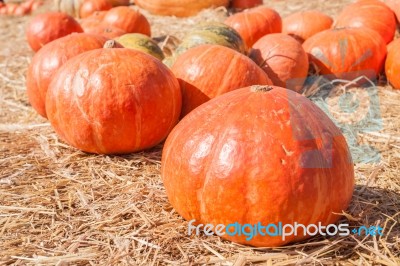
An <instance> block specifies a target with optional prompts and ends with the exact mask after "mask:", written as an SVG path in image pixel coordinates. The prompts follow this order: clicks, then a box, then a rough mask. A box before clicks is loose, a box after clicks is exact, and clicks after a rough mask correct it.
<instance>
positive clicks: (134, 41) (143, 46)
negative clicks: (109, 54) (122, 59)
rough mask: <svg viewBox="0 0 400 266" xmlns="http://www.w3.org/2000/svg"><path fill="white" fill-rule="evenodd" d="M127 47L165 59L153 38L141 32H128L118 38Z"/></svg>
mask: <svg viewBox="0 0 400 266" xmlns="http://www.w3.org/2000/svg"><path fill="white" fill-rule="evenodd" d="M116 41H117V42H118V43H120V44H121V45H122V46H124V47H125V48H129V49H134V50H138V51H141V52H144V53H146V54H149V55H152V56H154V57H155V58H158V59H159V60H163V59H164V53H163V51H162V50H161V48H160V47H159V46H158V45H157V43H156V42H155V41H153V39H151V38H150V37H149V36H147V35H144V34H140V33H128V34H125V35H122V36H120V37H119V38H117V39H116Z"/></svg>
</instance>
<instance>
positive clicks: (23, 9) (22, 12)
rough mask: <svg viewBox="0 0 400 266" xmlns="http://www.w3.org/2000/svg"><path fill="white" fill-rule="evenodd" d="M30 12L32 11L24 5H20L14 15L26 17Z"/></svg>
mask: <svg viewBox="0 0 400 266" xmlns="http://www.w3.org/2000/svg"><path fill="white" fill-rule="evenodd" d="M29 12H30V9H29V8H28V7H26V6H23V5H21V4H20V5H18V6H17V8H16V9H15V10H14V13H13V15H15V16H24V15H26V14H28V13H29Z"/></svg>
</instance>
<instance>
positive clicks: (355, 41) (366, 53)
mask: <svg viewBox="0 0 400 266" xmlns="http://www.w3.org/2000/svg"><path fill="white" fill-rule="evenodd" d="M303 48H304V50H305V51H306V52H307V53H308V54H309V55H310V61H311V62H313V63H314V64H315V65H316V66H317V68H318V69H319V70H320V73H321V74H323V75H327V74H333V77H336V78H344V79H350V80H353V79H355V78H357V77H360V76H363V75H366V76H367V77H369V78H375V77H376V75H378V74H379V73H380V72H381V71H382V67H383V64H384V60H385V56H386V44H385V41H384V40H383V39H382V37H381V36H380V35H379V34H378V33H376V32H375V31H373V30H370V29H367V28H348V29H333V30H326V31H323V32H320V33H317V34H316V35H314V36H312V37H311V38H309V39H308V40H307V41H305V42H304V44H303ZM368 70H373V72H375V73H374V74H372V73H367V72H366V71H368Z"/></svg>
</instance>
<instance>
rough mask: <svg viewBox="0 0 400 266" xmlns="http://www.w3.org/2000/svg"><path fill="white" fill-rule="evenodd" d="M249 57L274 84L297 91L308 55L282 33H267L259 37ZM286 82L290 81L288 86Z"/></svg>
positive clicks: (302, 81) (305, 74) (305, 67)
mask: <svg viewBox="0 0 400 266" xmlns="http://www.w3.org/2000/svg"><path fill="white" fill-rule="evenodd" d="M250 58H251V59H253V61H254V62H256V63H257V65H259V66H260V67H261V68H262V69H263V70H264V71H265V73H267V74H268V77H269V78H270V79H271V81H272V83H273V84H274V85H276V86H280V87H284V88H288V89H292V90H295V91H297V92H299V91H300V90H301V89H302V86H303V83H304V81H305V79H306V77H307V74H308V56H307V53H306V52H305V51H304V49H303V47H302V46H301V44H300V43H299V42H298V41H296V40H295V39H294V38H292V37H290V36H288V35H286V34H283V33H274V34H268V35H266V36H264V37H262V38H261V39H259V40H258V41H257V42H256V43H255V44H254V45H253V49H252V51H251V53H250ZM287 82H289V83H291V85H290V88H289V87H288V86H287Z"/></svg>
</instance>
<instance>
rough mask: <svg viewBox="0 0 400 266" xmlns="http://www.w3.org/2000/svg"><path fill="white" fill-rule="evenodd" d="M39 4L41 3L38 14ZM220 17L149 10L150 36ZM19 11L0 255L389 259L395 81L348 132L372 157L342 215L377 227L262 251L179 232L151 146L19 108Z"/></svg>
mask: <svg viewBox="0 0 400 266" xmlns="http://www.w3.org/2000/svg"><path fill="white" fill-rule="evenodd" d="M347 2H349V1H347V0H346V1H293V0H291V1H268V4H269V5H270V6H272V7H274V8H276V9H277V10H279V12H281V14H282V15H286V14H288V13H291V12H294V11H296V10H300V9H310V8H317V9H320V10H322V11H325V12H327V13H329V14H331V15H335V14H337V12H338V10H339V9H340V8H341V6H343V5H344V4H345V3H347ZM46 9H51V6H50V5H46V6H44V7H43V8H42V9H41V10H39V12H41V11H43V10H46ZM225 16H226V14H225V11H224V10H218V11H205V12H203V13H201V14H199V15H198V16H196V17H193V18H188V19H175V18H160V17H155V16H149V17H150V19H151V23H152V26H153V29H154V36H162V35H167V34H172V35H175V36H177V37H181V36H182V34H183V33H184V31H185V30H187V29H189V28H190V27H191V26H192V25H194V24H196V23H198V22H199V21H201V20H222V19H223V18H224V17H225ZM29 19H30V17H24V18H5V17H1V18H0V43H1V46H0V265H205V264H212V265H214V264H215V265H235V266H239V265H255V264H257V265H295V264H297V265H393V266H394V265H400V259H399V255H400V225H399V217H400V181H399V172H400V171H399V170H400V133H399V132H400V131H399V130H400V106H399V103H400V93H399V92H398V91H394V90H392V89H391V88H390V87H379V99H380V108H381V115H382V121H383V128H382V129H381V130H380V131H375V132H370V133H368V132H364V133H361V134H359V135H358V136H357V139H358V140H359V141H360V142H362V143H364V144H368V145H371V146H373V147H375V148H376V149H379V150H380V152H381V155H382V159H381V161H380V162H378V163H369V164H357V165H356V178H357V186H356V190H355V194H354V198H353V201H352V204H351V206H350V208H349V210H348V212H347V213H346V215H345V217H346V218H344V219H343V221H346V222H348V223H350V224H351V225H352V226H360V225H368V226H369V225H380V226H382V227H384V235H383V236H376V237H354V236H348V237H332V238H328V239H325V238H322V237H315V238H312V239H310V240H308V241H306V242H303V243H297V244H293V245H290V246H287V247H282V248H273V249H268V248H264V249H254V248H251V247H246V246H240V245H237V244H233V243H230V242H226V241H222V240H221V239H219V238H218V237H204V236H200V237H188V236H187V235H186V228H187V227H186V226H187V223H186V222H185V221H183V220H182V218H181V217H180V216H179V215H177V214H176V213H175V212H174V210H173V209H172V207H171V206H170V204H169V203H168V201H167V198H166V194H165V191H164V188H163V184H162V182H161V179H160V150H161V147H157V148H154V149H153V150H150V151H147V152H142V153H138V154H132V155H127V156H100V155H89V154H85V153H82V152H80V151H78V150H75V149H73V148H71V147H69V146H67V145H65V144H64V143H62V142H61V141H59V139H58V138H57V136H56V135H55V134H54V132H53V130H52V129H51V127H50V126H49V124H48V123H47V122H46V121H45V120H44V119H42V118H40V117H39V116H38V115H36V114H35V112H34V111H33V110H32V108H31V107H30V106H29V103H28V101H27V97H26V94H25V85H24V83H25V72H26V69H27V66H28V64H29V62H30V60H31V58H32V55H33V54H32V52H31V51H30V50H29V48H28V46H27V44H26V42H25V39H24V27H25V25H26V23H27V21H28V20H29ZM359 90H360V89H359ZM356 91H357V90H356ZM332 110H334V108H333V109H332ZM338 193H340V192H338Z"/></svg>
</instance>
